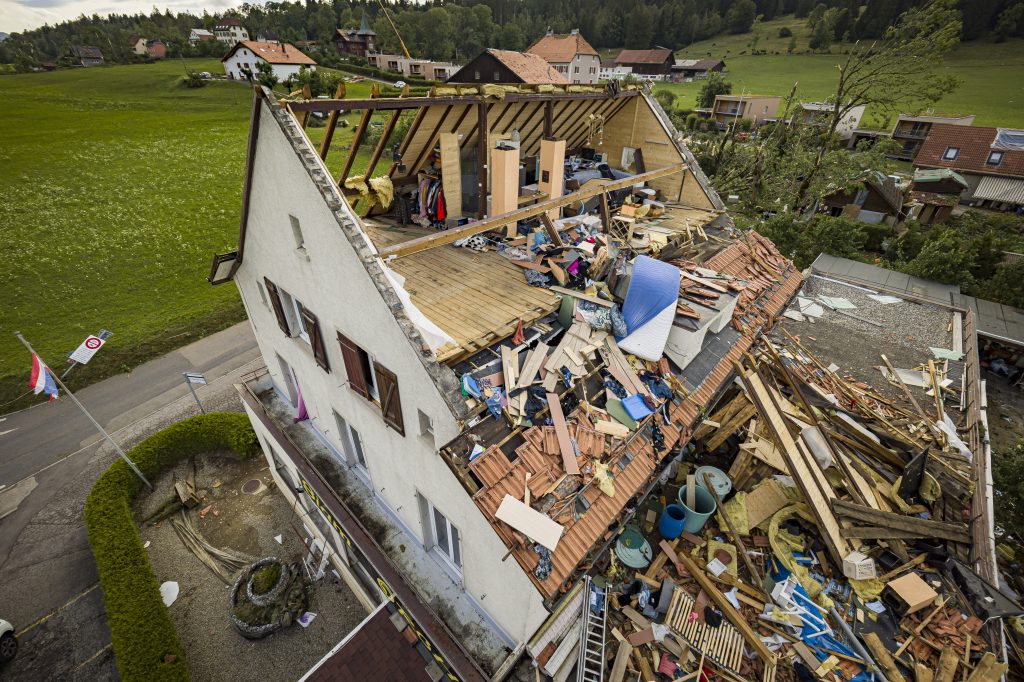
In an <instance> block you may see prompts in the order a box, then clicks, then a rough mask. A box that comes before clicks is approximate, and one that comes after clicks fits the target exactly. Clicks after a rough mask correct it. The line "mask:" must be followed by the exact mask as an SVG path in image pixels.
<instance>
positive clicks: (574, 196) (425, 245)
mask: <svg viewBox="0 0 1024 682" xmlns="http://www.w3.org/2000/svg"><path fill="white" fill-rule="evenodd" d="M684 170H686V164H682V163H680V164H674V165H671V166H666V167H665V168H660V169H658V170H654V171H651V172H649V173H644V174H642V175H634V176H631V177H628V178H624V179H622V180H616V181H613V182H609V183H607V184H605V185H601V186H600V187H590V188H585V189H584V188H581V189H579V190H577V191H575V192H571V193H569V194H566V195H565V196H562V197H557V198H554V199H548V200H547V201H541V202H538V203H536V204H534V205H533V206H527V207H526V208H521V209H518V210H515V211H511V212H509V213H504V214H502V215H497V216H492V217H490V218H488V219H486V220H480V221H477V222H475V223H470V224H468V225H464V226H462V227H458V228H453V229H451V230H445V231H444V232H438V233H437V234H431V235H426V236H423V237H419V238H417V239H411V240H409V241H407V242H402V243H400V244H393V245H391V246H388V247H386V248H384V249H381V250H380V257H381V258H387V257H388V256H395V257H397V258H401V257H403V256H408V255H410V254H413V253H418V252H420V251H425V250H427V249H432V248H434V247H437V246H443V245H445V244H451V243H452V242H454V241H458V240H459V239H464V238H465V237H471V236H473V235H475V234H480V233H481V232H487V231H489V230H493V229H496V228H499V227H503V226H504V225H506V224H508V223H509V222H518V221H520V220H525V219H527V218H532V217H534V216H536V215H539V214H541V213H544V212H545V211H551V210H555V209H559V208H561V207H563V206H568V205H569V204H572V203H575V202H577V201H581V200H586V199H589V198H591V197H595V196H598V195H599V194H601V193H602V192H606V191H614V190H617V189H625V188H627V187H632V186H633V185H637V184H642V183H644V182H647V181H650V180H656V179H658V178H663V177H665V176H668V175H674V174H676V173H681V172H683V171H684Z"/></svg>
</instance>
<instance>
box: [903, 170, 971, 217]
mask: <svg viewBox="0 0 1024 682" xmlns="http://www.w3.org/2000/svg"><path fill="white" fill-rule="evenodd" d="M966 189H967V180H965V179H964V177H963V176H962V175H960V174H959V173H957V172H956V171H954V170H950V169H948V168H931V169H928V168H919V169H917V170H916V171H914V180H913V182H912V183H911V184H910V194H909V198H910V204H909V205H908V206H907V207H906V211H907V218H908V219H912V220H916V221H917V222H919V223H921V224H922V225H935V224H938V223H944V222H946V221H947V220H949V217H950V216H951V215H952V214H953V207H954V206H956V205H957V204H959V203H960V195H961V194H963V192H964V190H966Z"/></svg>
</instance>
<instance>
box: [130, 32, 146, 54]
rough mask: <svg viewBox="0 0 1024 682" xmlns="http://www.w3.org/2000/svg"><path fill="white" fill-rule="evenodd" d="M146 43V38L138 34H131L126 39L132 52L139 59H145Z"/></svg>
mask: <svg viewBox="0 0 1024 682" xmlns="http://www.w3.org/2000/svg"><path fill="white" fill-rule="evenodd" d="M146 42H147V41H146V38H145V37H144V36H141V35H139V34H138V33H133V34H132V35H131V36H129V37H128V45H130V46H131V49H132V52H133V53H135V54H137V55H139V56H140V57H145V56H146V54H147V51H146Z"/></svg>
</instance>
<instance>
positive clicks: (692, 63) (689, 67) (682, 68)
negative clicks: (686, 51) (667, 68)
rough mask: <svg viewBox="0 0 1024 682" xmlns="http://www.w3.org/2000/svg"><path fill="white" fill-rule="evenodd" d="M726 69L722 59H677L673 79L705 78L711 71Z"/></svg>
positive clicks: (673, 67)
mask: <svg viewBox="0 0 1024 682" xmlns="http://www.w3.org/2000/svg"><path fill="white" fill-rule="evenodd" d="M723 71H725V61H724V60H722V59H677V60H676V61H675V63H674V64H673V65H672V79H673V80H703V79H705V78H707V77H708V74H709V73H712V72H717V73H721V72H723Z"/></svg>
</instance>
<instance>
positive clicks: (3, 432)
mask: <svg viewBox="0 0 1024 682" xmlns="http://www.w3.org/2000/svg"><path fill="white" fill-rule="evenodd" d="M19 428H21V427H19V426H15V427H14V428H13V429H7V430H6V431H0V436H6V435H7V434H8V433H14V432H15V431H17V430H18V429H19Z"/></svg>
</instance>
